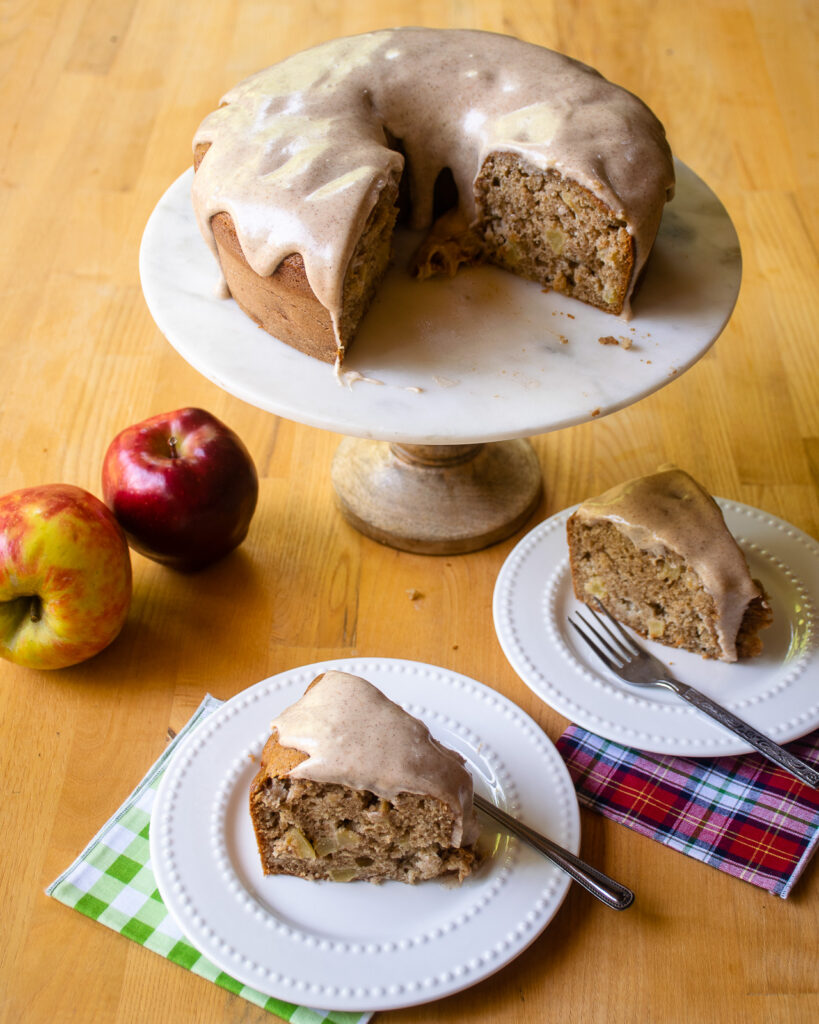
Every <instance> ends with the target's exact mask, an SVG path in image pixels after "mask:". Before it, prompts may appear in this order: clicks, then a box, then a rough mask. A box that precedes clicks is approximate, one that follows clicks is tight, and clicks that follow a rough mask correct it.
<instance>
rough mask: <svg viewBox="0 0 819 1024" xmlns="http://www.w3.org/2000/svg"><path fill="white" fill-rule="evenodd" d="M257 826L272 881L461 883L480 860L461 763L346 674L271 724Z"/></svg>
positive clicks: (317, 685) (253, 804)
mask: <svg viewBox="0 0 819 1024" xmlns="http://www.w3.org/2000/svg"><path fill="white" fill-rule="evenodd" d="M250 816H251V819H252V821H253V828H254V830H255V833H256V841H257V844H258V847H259V855H260V857H261V862H262V868H263V870H264V873H265V874H266V875H276V874H284V875H296V876H298V877H299V878H310V879H327V880H331V881H336V882H348V881H353V880H356V879H358V880H363V881H368V882H383V881H385V880H387V879H394V880H396V881H401V882H419V881H422V880H425V879H429V878H440V877H448V878H452V879H454V880H457V881H458V882H461V881H463V879H464V878H466V876H467V875H469V873H470V872H471V871H472V870H473V868H474V867H475V865H476V861H477V858H476V853H475V848H474V845H475V842H476V840H477V838H478V831H479V827H478V822H477V819H476V817H475V812H474V810H473V807H472V777H471V775H470V774H469V772H468V771H467V769H466V767H465V762H464V761H463V758H461V757H460V755H459V754H456V753H455V752H454V751H452V750H449V749H448V748H447V747H444V746H443V745H442V744H440V743H438V742H437V740H435V739H434V738H433V737H432V736H431V735H430V732H429V730H428V729H427V727H426V726H425V725H424V724H423V722H420V721H419V720H418V719H417V718H414V717H413V716H412V715H410V714H408V713H407V712H406V711H404V710H403V708H401V707H399V705H397V704H395V703H393V701H391V700H389V699H388V698H387V697H385V696H384V694H383V693H381V691H380V690H378V689H377V688H376V687H375V686H373V685H372V684H371V683H369V682H367V681H366V680H364V679H361V678H360V677H358V676H354V675H350V674H348V673H346V672H336V671H331V672H326V673H322V675H320V676H318V677H317V678H316V679H314V680H313V682H312V683H311V684H310V686H309V687H308V688H307V691H306V692H305V694H304V695H303V696H302V697H301V698H300V699H299V700H298V701H297V702H296V703H295V704H293V705H292V706H291V707H289V708H287V709H286V710H285V711H284V712H282V714H280V715H279V716H278V717H277V718H276V719H275V720H274V721H273V723H272V732H271V736H270V738H269V739H268V741H267V743H266V744H265V747H264V750H263V752H262V757H261V766H260V768H259V771H258V773H257V774H256V777H255V778H254V780H253V783H252V785H251V788H250Z"/></svg>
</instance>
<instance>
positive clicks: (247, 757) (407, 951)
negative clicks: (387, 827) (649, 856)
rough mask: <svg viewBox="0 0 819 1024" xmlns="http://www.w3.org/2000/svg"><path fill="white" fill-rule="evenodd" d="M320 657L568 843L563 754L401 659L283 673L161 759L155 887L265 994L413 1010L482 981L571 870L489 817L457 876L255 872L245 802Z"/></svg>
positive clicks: (575, 839) (506, 713)
mask: <svg viewBox="0 0 819 1024" xmlns="http://www.w3.org/2000/svg"><path fill="white" fill-rule="evenodd" d="M329 668H338V669H343V670H345V671H349V672H354V673H356V674H358V675H362V676H364V677H365V678H367V679H369V680H370V681H371V682H373V683H374V684H375V685H376V686H378V687H379V688H380V689H381V690H382V691H383V692H384V693H386V694H387V695H388V696H389V697H390V698H391V699H393V700H395V701H397V702H398V703H400V704H401V705H402V706H403V707H405V708H406V709H407V710H408V711H409V712H410V713H411V714H413V715H416V716H417V717H419V718H421V719H423V720H424V721H425V722H426V723H427V725H428V726H429V728H430V730H431V731H432V733H433V735H435V736H436V737H437V738H438V739H439V740H441V741H442V742H443V743H445V744H446V745H447V746H449V747H451V748H452V749H454V750H457V751H458V752H459V753H460V754H461V755H462V756H463V757H464V758H466V761H467V763H468V766H469V768H470V770H471V772H472V774H473V777H474V779H475V788H476V791H477V792H480V793H482V794H483V795H484V796H485V797H487V799H490V800H493V801H494V802H495V803H496V804H498V805H499V806H502V807H504V808H505V809H506V810H508V811H510V813H512V814H515V815H517V816H519V817H520V818H521V819H522V820H524V821H526V822H528V823H529V824H531V825H532V826H533V827H535V828H537V829H538V830H540V831H542V832H544V833H545V834H546V835H548V836H550V837H551V838H552V839H554V840H555V841H556V842H558V843H560V844H561V845H563V846H565V847H567V848H569V849H571V850H574V851H577V850H578V849H579V844H580V816H579V811H578V805H577V798H576V796H575V792H574V787H573V786H572V782H571V779H570V777H569V774H568V771H567V770H566V767H565V765H564V764H563V761H562V760H561V758H560V756H559V754H558V753H557V750H556V749H555V747H554V746H553V745H552V743H551V742H550V741H549V739H548V738H547V737H546V736H545V734H544V733H543V732H542V730H541V729H540V728H539V727H538V726H537V724H536V723H535V722H534V721H533V720H532V719H531V718H529V717H528V716H527V715H526V714H524V712H522V711H521V710H520V709H519V708H518V707H516V706H515V705H514V704H512V703H511V702H510V701H508V700H507V699H506V698H504V697H502V696H501V695H500V694H498V693H496V692H495V691H494V690H491V689H490V688H489V687H487V686H484V685H482V684H481V683H478V682H476V681H475V680H473V679H469V678H468V677H466V676H463V675H459V674H458V673H456V672H450V671H447V670H446V669H442V668H435V667H433V666H431V665H425V664H421V663H419V662H413V661H404V660H397V659H364V658H353V659H342V660H339V661H333V662H321V663H317V664H314V665H308V666H304V667H301V668H297V669H293V670H292V671H289V672H283V673H281V674H280V675H276V676H273V677H271V678H270V679H266V680H264V681H263V682H261V683H258V684H256V685H255V686H251V687H250V688H249V689H247V690H244V691H243V692H242V693H240V694H237V695H236V696H235V697H233V698H232V699H231V700H229V701H227V702H226V703H225V704H224V705H223V706H222V707H221V708H220V709H219V710H218V711H216V712H214V713H213V714H212V715H211V716H210V717H209V718H208V719H207V720H206V721H205V722H203V723H202V725H201V726H200V727H199V728H198V729H197V730H196V731H195V732H194V733H192V734H191V736H190V737H189V738H188V739H187V740H186V741H185V743H184V744H183V745H182V746H181V747H180V748H179V750H178V751H177V753H176V755H175V756H174V759H173V761H172V762H171V764H170V765H169V766H168V768H167V770H166V772H165V776H164V779H163V781H162V784H161V786H160V788H159V791H158V793H157V797H156V803H155V805H154V810H153V812H152V820H151V831H150V846H151V860H152V864H153V869H154V873H155V875H156V879H157V884H158V886H159V891H160V893H161V894H162V898H163V900H164V901H165V904H166V905H167V907H168V910H169V911H170V913H171V914H172V915H173V917H174V918H175V919H176V921H177V923H178V924H179V926H180V927H181V928H182V930H183V932H184V933H185V934H186V935H187V937H188V939H189V940H190V941H191V943H192V944H193V945H194V946H195V947H196V948H197V949H199V950H200V951H201V952H202V953H204V955H205V956H207V957H209V958H210V959H211V960H212V961H213V962H214V963H215V964H217V965H218V966H219V967H220V968H222V970H224V971H226V972H227V973H228V974H230V975H232V976H233V977H234V978H237V979H238V980H240V981H242V982H244V983H245V984H247V985H250V986H252V987H253V988H255V989H257V990H259V991H260V992H263V993H265V994H268V995H272V996H276V997H277V998H280V999H285V1000H288V1001H290V1002H296V1003H301V1004H304V1005H309V1006H315V1007H321V1008H328V1009H337V1010H377V1009H382V1010H383V1009H394V1008H397V1007H402V1006H412V1005H415V1004H417V1003H423V1002H427V1001H429V1000H432V999H438V998H440V997H442V996H445V995H449V994H451V993H453V992H457V991H459V990H461V989H463V988H467V987H469V986H470V985H473V984H475V983H476V982H478V981H480V980H481V979H483V978H485V977H487V976H488V975H490V974H492V973H494V972H495V971H497V970H498V969H499V968H501V967H503V966H504V965H505V964H507V963H508V962H509V961H510V960H512V959H513V958H514V957H516V956H517V955H518V954H519V953H520V952H521V951H522V950H523V949H525V948H526V947H527V946H528V945H529V944H530V943H531V942H532V941H533V940H534V939H535V938H536V937H537V936H538V935H539V934H540V933H541V931H542V930H543V929H544V928H545V927H546V925H547V924H548V923H549V921H550V920H551V919H552V917H553V916H554V914H555V913H556V912H557V909H558V907H559V906H560V904H561V903H562V901H563V898H564V896H565V895H566V892H567V890H568V887H569V879H568V877H567V876H566V875H564V874H563V873H562V872H561V871H560V870H559V869H557V868H555V867H553V866H552V865H551V864H550V863H549V862H548V861H546V860H545V859H544V858H543V857H542V856H540V855H539V854H537V853H535V851H534V850H531V849H530V848H528V847H525V846H524V845H523V844H521V843H520V842H519V841H517V840H514V839H510V838H509V837H508V836H507V835H506V834H505V833H502V832H499V831H498V830H497V828H496V827H495V826H494V825H493V824H492V823H489V822H488V820H486V819H482V820H481V824H482V827H483V832H482V838H481V844H482V845H484V844H487V845H488V848H489V849H490V850H491V851H492V852H491V856H490V857H489V858H488V859H487V861H486V863H485V864H484V865H483V866H482V867H481V868H480V870H479V871H478V872H477V873H476V874H475V875H474V876H472V877H470V878H468V879H467V880H466V881H465V882H464V883H463V885H461V886H460V887H457V886H451V885H446V884H443V883H439V882H427V883H422V884H420V885H416V886H410V885H404V884H402V883H400V882H387V883H385V884H384V885H381V886H377V885H370V884H367V883H363V882H359V883H349V884H346V885H345V884H338V883H332V882H309V881H305V880H303V879H299V878H288V877H279V876H275V877H265V876H264V875H263V874H262V869H261V865H260V862H259V855H258V851H257V849H256V842H255V837H254V834H253V828H252V825H251V822H250V815H249V813H248V809H247V803H248V793H249V789H250V783H251V781H252V779H253V776H254V775H255V773H256V771H257V769H258V758H259V755H260V753H261V750H262V747H263V745H264V743H265V740H266V739H267V736H268V734H269V725H270V721H271V720H272V719H273V717H274V716H275V715H276V714H278V712H280V711H281V710H283V709H284V708H285V707H287V706H288V705H290V704H292V703H293V702H294V701H296V700H297V699H298V698H299V697H300V696H301V695H302V693H303V692H304V690H305V689H306V688H307V685H308V683H309V682H310V681H311V680H312V679H313V678H314V677H315V676H316V675H317V674H318V673H319V672H322V671H325V670H327V669H329Z"/></svg>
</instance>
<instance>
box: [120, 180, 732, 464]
mask: <svg viewBox="0 0 819 1024" xmlns="http://www.w3.org/2000/svg"><path fill="white" fill-rule="evenodd" d="M676 171H677V193H676V195H675V197H674V201H673V202H672V203H670V204H669V205H668V206H667V207H666V210H665V213H664V215H663V221H662V224H661V226H660V231H659V234H658V236H657V242H656V244H655V246H654V250H653V252H652V255H651V259H650V260H649V262H648V264H647V266H646V271H645V274H644V276H643V280H642V282H641V285H640V290H639V294H638V295H637V296H636V297H635V301H634V318H633V319H632V320H631V321H630V322H626V321H624V320H621V319H619V318H618V317H614V316H610V315H609V314H607V313H603V312H602V311H600V310H598V309H594V308H592V307H591V306H585V305H583V303H581V302H575V301H573V300H572V299H568V298H566V297H564V296H562V295H559V294H557V293H556V292H550V293H544V292H543V291H542V289H541V287H540V285H538V284H535V283H533V282H531V281H523V280H521V279H520V278H517V277H514V276H513V275H512V274H508V273H506V272H505V271H503V270H499V269H497V268H496V267H489V266H486V267H471V268H466V269H463V270H461V271H459V273H458V274H457V275H456V276H455V277H454V278H453V279H452V280H451V281H450V280H444V279H440V278H436V279H432V280H428V281H423V282H419V281H414V280H413V279H412V278H411V277H410V276H409V274H408V273H407V271H406V266H407V263H408V260H409V257H410V255H411V253H412V251H413V248H414V247H415V245H417V241H418V240H417V239H413V237H412V236H411V235H410V234H409V233H406V232H399V233H398V237H397V248H398V250H399V251H398V253H397V255H396V259H395V261H394V264H393V266H392V268H391V269H390V271H389V273H388V274H387V277H386V279H385V281H384V283H383V285H382V287H381V289H380V291H379V293H378V296H377V298H376V301H375V302H374V303H373V306H372V308H371V309H370V311H369V312H368V314H367V316H366V317H365V319H364V322H363V323H362V325H361V329H360V331H359V333H358V335H357V336H356V340H355V345H353V347H352V349H351V351H350V354H349V356H348V358H347V359H346V360H345V368H347V369H349V370H354V371H358V372H359V373H362V374H363V375H364V376H365V377H369V378H372V379H375V380H377V381H380V382H381V385H380V386H378V385H376V384H371V383H367V382H366V381H359V382H358V383H356V384H354V385H353V386H352V387H350V388H346V387H341V386H340V385H339V383H338V382H337V380H336V379H335V377H334V375H333V373H332V370H331V368H330V367H329V366H328V365H327V364H326V363H322V362H319V361H318V360H316V359H311V358H310V357H309V356H306V355H304V354H303V353H301V352H297V351H296V349H294V348H291V347H290V346H289V345H285V344H283V343H282V342H280V341H277V340H275V339H274V338H271V337H270V336H269V335H268V334H266V333H265V332H264V331H262V330H261V329H260V328H259V327H257V326H256V324H255V323H254V322H253V321H252V320H251V319H250V318H249V317H247V316H245V315H244V314H243V313H242V312H241V310H240V309H239V307H238V306H237V305H236V303H235V302H234V301H233V300H232V299H229V300H224V299H219V298H217V297H216V295H215V292H214V288H215V285H216V282H217V279H218V267H217V264H216V262H215V260H214V258H213V256H212V254H211V251H210V249H209V248H208V247H207V246H206V244H205V242H204V241H203V239H202V237H201V235H200V234H199V229H198V228H197V225H196V220H195V218H194V215H193V210H192V207H191V198H190V186H191V181H192V178H193V172H192V171H187V172H185V174H183V175H181V177H179V178H178V179H177V180H176V181H175V182H174V183H173V184H172V185H171V186H170V188H169V189H168V190H167V192H166V193H165V195H164V196H162V198H161V199H160V200H159V202H158V203H157V205H156V208H155V209H154V211H153V212H152V214H151V216H150V218H149V220H148V223H147V225H146V228H145V232H144V235H143V238H142V245H141V247H140V254H139V273H140V279H141V281H142V290H143V293H144V295H145V301H146V302H147V304H148V308H149V309H150V311H151V315H152V316H153V318H154V320H155V321H156V324H157V326H158V327H159V329H160V330H161V331H162V333H163V334H164V335H165V337H166V338H167V339H168V341H169V342H170V343H171V345H173V346H174V348H175V349H176V350H177V351H178V352H179V354H180V355H181V356H182V357H183V358H184V359H186V360H187V361H188V362H189V363H190V364H191V366H193V367H194V368H195V369H197V370H198V371H199V372H200V373H202V374H204V376H205V377H207V378H208V379H209V380H211V381H213V382H214V383H215V384H216V385H218V386H219V387H220V388H224V389H225V390H226V391H229V392H230V393H231V394H232V395H236V396H237V397H238V398H241V399H243V400H244V401H246V402H250V403H251V404H252V405H255V406H258V407H259V408H260V409H266V410H267V411H268V412H273V413H276V414H278V415H279V416H284V417H286V418H287V419H291V420H295V421H296V422H298V423H306V424H308V425H310V426H314V427H321V428H323V429H325V430H333V431H336V432H338V433H342V434H348V435H352V436H356V437H371V438H376V439H378V440H382V441H402V442H407V443H417V444H454V443H455V442H461V443H463V442H473V441H498V440H502V439H504V438H509V437H523V436H529V435H532V434H542V433H545V432H546V431H548V430H556V429H558V428H561V427H566V426H570V425H571V424H573V423H580V422H583V421H585V420H588V419H589V418H590V417H592V416H600V415H605V414H606V413H609V412H613V411H614V410H616V409H621V408H623V406H626V405H629V404H630V403H631V402H635V401H637V400H639V399H640V398H643V397H645V396H646V395H648V394H651V392H653V391H656V390H657V389H658V388H661V387H663V386H664V385H665V384H668V383H670V382H671V381H673V380H675V379H676V378H677V377H678V376H679V375H680V374H681V373H683V372H684V371H685V370H687V369H688V368H689V367H691V366H692V365H693V364H694V363H695V362H696V361H697V360H698V359H699V358H700V357H701V356H703V355H704V354H705V352H707V351H708V349H709V348H710V347H711V345H712V344H713V342H714V341H715V339H716V338H717V337H718V336H719V334H720V332H721V331H722V329H723V327H724V326H725V323H726V322H727V320H728V318H729V316H730V315H731V310H732V309H733V307H734V303H735V301H736V297H737V293H738V291H739V284H740V279H741V276H742V260H741V258H740V250H739V241H738V239H737V234H736V231H735V230H734V226H733V224H732V223H731V218H730V217H729V216H728V214H727V212H726V210H725V208H724V207H723V205H722V203H720V201H719V199H718V198H717V197H716V196H715V195H714V193H713V192H712V191H711V190H710V189H709V188H708V186H707V185H706V184H705V182H703V181H702V179H701V178H699V177H698V176H697V175H696V174H695V173H694V172H693V171H692V170H690V168H688V167H686V166H685V165H684V164H682V163H680V162H679V161H677V163H676ZM607 336H614V337H623V338H628V339H629V340H630V341H631V342H632V347H631V348H630V349H628V350H626V349H624V348H622V347H620V346H619V345H601V344H600V343H599V341H598V339H599V338H601V337H607Z"/></svg>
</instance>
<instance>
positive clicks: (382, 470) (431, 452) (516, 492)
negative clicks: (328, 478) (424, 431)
mask: <svg viewBox="0 0 819 1024" xmlns="http://www.w3.org/2000/svg"><path fill="white" fill-rule="evenodd" d="M332 480H333V486H334V487H335V490H336V496H337V498H338V503H339V506H340V508H341V512H342V514H343V516H344V518H345V519H346V520H347V522H348V523H350V524H351V525H352V526H354V527H355V528H356V529H357V530H360V531H361V532H362V533H364V534H366V536H368V537H372V538H373V539H374V540H377V541H380V542H381V543H382V544H388V545H389V546H390V547H394V548H399V549H400V550H402V551H413V552H416V553H417V554H424V555H455V554H463V553H464V552H466V551H477V550H478V549H479V548H484V547H487V546H488V545H490V544H496V543H497V542H498V541H501V540H504V539H505V538H506V537H509V536H510V535H511V534H513V533H514V532H515V531H516V530H518V529H520V527H521V526H523V524H524V523H525V522H526V520H527V519H528V518H529V516H530V515H531V514H532V512H533V511H534V509H535V507H536V506H537V503H538V501H539V500H540V494H541V473H540V464H539V463H538V460H537V457H536V455H535V452H534V449H533V448H532V446H531V444H530V443H529V442H528V441H526V440H512V441H495V442H491V443H488V444H452V445H419V444H390V443H389V442H387V441H370V440H366V439H361V438H351V437H348V438H345V439H344V440H343V441H342V442H341V444H340V445H339V447H338V449H337V451H336V454H335V457H334V459H333V466H332Z"/></svg>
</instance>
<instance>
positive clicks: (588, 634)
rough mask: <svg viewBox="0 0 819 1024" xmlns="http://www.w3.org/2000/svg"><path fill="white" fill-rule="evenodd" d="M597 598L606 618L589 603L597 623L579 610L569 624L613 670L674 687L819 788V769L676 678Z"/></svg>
mask: <svg viewBox="0 0 819 1024" xmlns="http://www.w3.org/2000/svg"><path fill="white" fill-rule="evenodd" d="M595 600H596V601H597V605H598V607H599V609H600V611H601V612H603V614H604V615H605V621H604V619H603V618H602V617H601V616H600V615H598V614H597V612H596V611H595V610H594V609H593V608H592V607H591V606H587V607H588V610H589V612H590V613H591V614H592V615H593V616H594V619H595V621H596V624H597V625H596V626H595V625H593V624H592V623H591V622H589V621H588V619H585V618H584V617H583V615H582V614H581V613H580V612H576V613H575V614H576V618H577V619H579V620H580V622H581V623H582V624H583V625H582V626H581V625H579V624H578V622H576V621H575V620H574V619H573V618H572V617H571V616H569V625H570V626H572V627H573V628H574V629H575V631H576V632H577V633H579V634H580V636H581V637H582V639H583V640H584V641H585V642H586V643H587V644H588V645H589V647H591V649H592V650H593V651H594V653H595V654H596V655H597V657H598V658H599V659H600V660H601V661H602V662H603V664H604V665H605V666H606V667H607V668H608V669H610V671H612V672H613V673H614V674H615V675H617V676H619V677H620V678H621V679H624V680H625V681H626V682H627V683H631V684H633V685H634V686H661V687H663V688H664V689H666V690H671V691H672V693H675V694H676V695H677V696H678V697H682V699H683V700H684V701H687V702H688V703H689V704H691V705H692V706H693V707H695V708H696V709H697V710H698V711H702V712H704V713H705V714H706V715H709V716H710V717H711V718H713V719H715V721H717V722H719V723H720V725H723V726H725V728H726V729H729V730H730V731H731V732H733V733H734V734H735V735H737V736H739V737H740V739H743V740H745V742H746V743H749V744H750V745H751V746H752V747H754V748H755V749H756V750H758V751H759V752H760V754H762V755H764V756H765V757H767V758H768V760H769V761H773V762H774V763H775V764H778V765H779V766H780V768H784V769H785V771H786V772H789V773H790V774H791V775H793V776H795V777H796V778H797V779H799V781H800V782H804V783H806V784H807V785H808V786H812V787H813V788H814V789H817V788H819V771H817V770H816V769H815V768H812V767H811V766H810V765H809V764H806V763H805V762H804V761H802V760H801V759H800V758H798V757H795V756H794V755H793V754H791V753H790V752H789V751H787V750H785V749H784V748H783V747H780V746H779V744H777V743H774V741H773V740H772V739H769V738H768V737H767V736H765V735H764V734H763V733H761V732H759V731H758V730H757V729H754V727H753V726H752V725H749V724H748V723H747V722H745V721H743V719H741V718H739V717H738V716H737V715H735V714H734V713H733V712H731V711H729V710H728V709H727V708H724V707H723V706H722V705H721V704H717V702H716V701H715V700H711V698H710V697H706V695H705V694H704V693H701V692H700V691H699V690H695V689H694V687H693V686H689V685H688V683H682V682H680V680H679V679H675V678H674V676H673V675H672V673H671V670H670V669H669V668H668V667H667V666H666V665H664V664H663V663H662V662H661V661H660V660H659V658H655V657H654V655H653V654H650V653H649V652H648V651H647V650H645V648H643V647H641V646H640V644H638V643H637V641H636V640H635V639H634V637H633V636H631V634H630V633H627V632H626V630H625V629H624V628H623V627H622V626H621V625H620V623H619V622H617V621H616V620H615V619H614V618H613V617H612V616H611V615H610V614H609V612H608V611H607V610H606V608H605V606H604V605H603V603H602V602H601V601H600V600H599V599H597V598H595Z"/></svg>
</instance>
